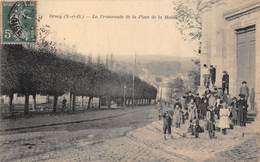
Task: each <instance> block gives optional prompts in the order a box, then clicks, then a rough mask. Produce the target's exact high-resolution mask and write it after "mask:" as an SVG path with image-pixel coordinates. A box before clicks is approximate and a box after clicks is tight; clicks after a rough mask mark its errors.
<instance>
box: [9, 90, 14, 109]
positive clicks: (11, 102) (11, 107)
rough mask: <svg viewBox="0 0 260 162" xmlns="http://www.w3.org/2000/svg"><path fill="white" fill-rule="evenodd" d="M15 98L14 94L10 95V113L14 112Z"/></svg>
mask: <svg viewBox="0 0 260 162" xmlns="http://www.w3.org/2000/svg"><path fill="white" fill-rule="evenodd" d="M13 99H14V94H13V93H12V94H10V95H9V113H12V112H13Z"/></svg>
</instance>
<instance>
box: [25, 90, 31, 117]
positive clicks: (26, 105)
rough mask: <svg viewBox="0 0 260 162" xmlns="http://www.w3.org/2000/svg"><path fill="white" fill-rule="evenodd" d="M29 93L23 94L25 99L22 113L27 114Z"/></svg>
mask: <svg viewBox="0 0 260 162" xmlns="http://www.w3.org/2000/svg"><path fill="white" fill-rule="evenodd" d="M29 96H30V95H29V94H26V95H25V97H24V98H25V101H24V115H28V114H29Z"/></svg>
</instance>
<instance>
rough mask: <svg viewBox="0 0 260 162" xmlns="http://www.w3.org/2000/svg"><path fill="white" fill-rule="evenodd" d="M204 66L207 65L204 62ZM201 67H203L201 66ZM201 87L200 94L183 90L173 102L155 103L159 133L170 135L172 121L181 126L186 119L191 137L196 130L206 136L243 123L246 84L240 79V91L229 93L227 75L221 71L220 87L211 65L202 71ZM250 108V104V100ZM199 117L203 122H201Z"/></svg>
mask: <svg viewBox="0 0 260 162" xmlns="http://www.w3.org/2000/svg"><path fill="white" fill-rule="evenodd" d="M204 67H205V68H206V67H207V65H204ZM204 70H205V69H204ZM202 73H203V78H204V86H205V91H204V92H203V93H202V94H199V93H196V94H194V93H192V92H191V91H189V92H187V93H185V95H184V96H182V97H181V98H176V99H175V102H174V104H169V103H168V104H167V103H162V102H160V103H158V106H159V120H161V119H163V133H164V138H165V139H166V136H167V134H169V135H170V137H172V134H171V129H172V125H174V126H175V127H176V128H181V127H182V125H184V124H185V123H186V124H187V122H188V124H187V125H188V126H189V127H188V130H187V131H188V132H189V133H191V135H194V136H195V137H199V133H202V132H206V130H207V132H208V134H209V138H210V139H211V138H214V137H215V131H221V132H222V134H223V135H226V134H227V130H228V129H233V128H234V126H241V127H245V126H246V123H247V112H248V98H249V88H248V86H247V82H246V81H243V82H242V83H241V88H240V93H239V94H238V96H236V97H232V96H231V95H230V94H229V75H228V73H227V72H226V71H224V72H223V77H222V87H220V88H217V87H216V86H215V82H216V69H215V67H214V66H213V65H211V66H210V68H209V70H208V71H207V72H206V70H205V71H204V72H203V70H202ZM250 105H251V108H252V107H253V104H250ZM201 121H205V122H203V123H206V124H205V125H204V126H202V125H201V124H200V123H201Z"/></svg>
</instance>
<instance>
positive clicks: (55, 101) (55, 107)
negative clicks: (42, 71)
mask: <svg viewBox="0 0 260 162" xmlns="http://www.w3.org/2000/svg"><path fill="white" fill-rule="evenodd" d="M58 97H59V96H57V95H55V96H54V101H53V112H56V111H57V103H58Z"/></svg>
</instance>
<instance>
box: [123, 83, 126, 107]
mask: <svg viewBox="0 0 260 162" xmlns="http://www.w3.org/2000/svg"><path fill="white" fill-rule="evenodd" d="M123 95H124V98H123V107H125V106H126V105H125V99H126V97H125V96H126V85H124V94H123Z"/></svg>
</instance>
